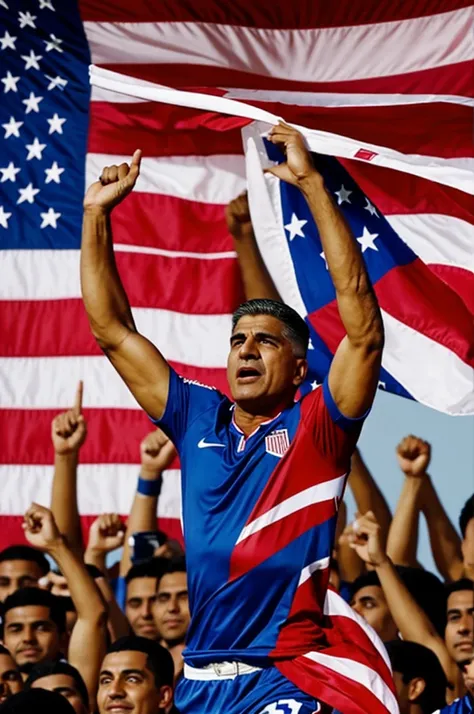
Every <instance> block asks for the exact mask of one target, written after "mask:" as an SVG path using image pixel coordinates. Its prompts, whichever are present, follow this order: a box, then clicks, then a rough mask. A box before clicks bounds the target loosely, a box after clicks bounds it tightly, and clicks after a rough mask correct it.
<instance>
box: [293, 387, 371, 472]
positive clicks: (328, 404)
mask: <svg viewBox="0 0 474 714" xmlns="http://www.w3.org/2000/svg"><path fill="white" fill-rule="evenodd" d="M305 402H307V404H305ZM302 412H303V420H304V422H305V424H306V427H307V428H309V429H311V431H312V435H313V441H314V444H315V446H316V447H317V448H318V450H319V451H320V452H322V453H323V454H324V455H325V456H327V457H330V458H332V459H334V460H335V461H337V462H340V463H341V465H343V464H347V461H348V459H350V457H351V455H352V452H353V451H354V449H355V446H356V444H357V440H358V438H359V436H360V432H361V430H362V426H363V424H364V421H365V419H366V418H367V416H368V414H369V412H370V409H369V410H368V411H367V412H366V413H365V414H364V415H363V416H361V417H358V418H356V419H351V418H350V417H347V416H345V415H344V414H342V412H341V411H340V410H339V408H338V406H337V404H336V402H335V401H334V399H333V396H332V394H331V390H330V389H329V384H328V380H327V378H326V379H325V380H324V383H323V385H322V386H321V387H320V388H319V389H317V390H316V391H315V392H312V393H311V394H309V395H308V396H307V397H305V399H304V400H303V404H302Z"/></svg>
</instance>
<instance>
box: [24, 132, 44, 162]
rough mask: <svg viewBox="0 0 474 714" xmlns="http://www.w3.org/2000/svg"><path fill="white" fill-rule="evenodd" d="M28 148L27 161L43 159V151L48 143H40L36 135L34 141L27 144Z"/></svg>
mask: <svg viewBox="0 0 474 714" xmlns="http://www.w3.org/2000/svg"><path fill="white" fill-rule="evenodd" d="M26 148H27V149H28V156H27V157H26V160H27V161H31V159H42V158H43V151H44V149H46V144H40V143H39V141H38V137H37V136H35V138H34V139H33V143H32V144H27V145H26Z"/></svg>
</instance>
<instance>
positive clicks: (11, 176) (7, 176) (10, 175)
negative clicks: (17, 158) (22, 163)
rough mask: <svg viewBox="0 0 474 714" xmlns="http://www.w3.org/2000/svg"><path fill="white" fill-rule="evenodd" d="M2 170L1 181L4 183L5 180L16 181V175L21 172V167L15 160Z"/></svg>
mask: <svg viewBox="0 0 474 714" xmlns="http://www.w3.org/2000/svg"><path fill="white" fill-rule="evenodd" d="M0 171H1V172H2V178H1V179H0V183H3V182H4V181H16V175H17V174H19V173H20V171H21V169H17V168H16V167H15V164H14V163H13V161H10V163H9V164H8V166H7V167H6V168H5V169H0Z"/></svg>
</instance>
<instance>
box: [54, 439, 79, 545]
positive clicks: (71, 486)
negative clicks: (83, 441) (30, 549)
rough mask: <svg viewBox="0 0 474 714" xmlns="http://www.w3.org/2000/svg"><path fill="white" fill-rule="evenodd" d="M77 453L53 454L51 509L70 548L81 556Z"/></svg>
mask: <svg viewBox="0 0 474 714" xmlns="http://www.w3.org/2000/svg"><path fill="white" fill-rule="evenodd" d="M77 464H78V453H77V452H74V453H71V454H55V455H54V475H53V487H52V494H51V511H52V513H53V516H54V519H55V521H56V523H57V526H58V528H59V532H60V533H61V534H62V535H64V536H65V537H66V540H67V542H68V544H69V546H70V548H71V549H72V550H73V551H74V552H75V553H76V554H77V555H78V556H79V557H82V554H83V552H84V547H83V543H82V531H81V522H80V518H79V511H78V508H77Z"/></svg>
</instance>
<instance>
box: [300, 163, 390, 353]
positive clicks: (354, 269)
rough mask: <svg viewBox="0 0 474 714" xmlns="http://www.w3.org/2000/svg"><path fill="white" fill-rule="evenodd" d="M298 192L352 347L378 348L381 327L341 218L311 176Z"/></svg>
mask: <svg viewBox="0 0 474 714" xmlns="http://www.w3.org/2000/svg"><path fill="white" fill-rule="evenodd" d="M300 188H301V191H302V193H303V194H304V196H305V198H306V201H307V202H308V205H309V208H310V210H311V213H312V215H313V218H314V220H315V222H316V225H317V228H318V231H319V236H320V239H321V244H322V247H323V251H324V256H325V259H326V263H327V266H328V270H329V273H330V275H331V278H332V281H333V283H334V288H335V290H336V298H337V305H338V309H339V314H340V317H341V320H342V323H343V325H344V328H345V330H346V333H347V336H348V338H349V340H350V341H351V342H352V343H353V344H355V345H359V344H360V345H362V344H364V345H367V346H369V347H374V348H377V349H378V348H380V349H381V347H382V344H383V323H382V318H381V314H380V309H379V306H378V303H377V299H376V297H375V293H374V290H373V288H372V285H371V282H370V279H369V276H368V273H367V270H366V267H365V264H364V260H363V258H362V254H361V251H360V249H359V246H358V245H357V242H356V240H355V238H354V236H353V235H352V232H351V229H350V228H349V226H348V224H347V222H346V220H345V218H344V216H343V215H342V213H341V211H339V209H338V208H337V206H336V204H335V203H334V200H333V198H332V196H331V194H330V193H329V191H327V189H326V188H325V186H324V181H323V178H322V177H321V176H320V175H319V174H318V173H317V172H314V174H313V175H311V176H310V177H309V178H307V179H305V180H304V181H302V182H301V184H300Z"/></svg>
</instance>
